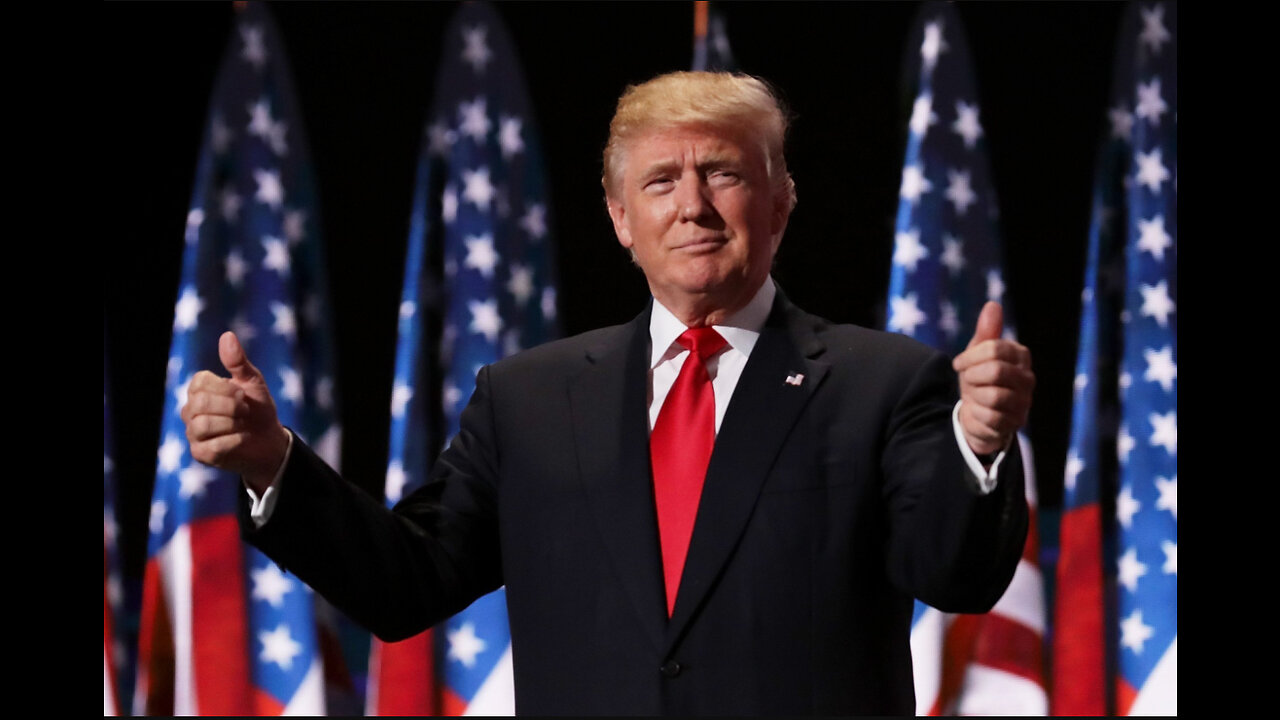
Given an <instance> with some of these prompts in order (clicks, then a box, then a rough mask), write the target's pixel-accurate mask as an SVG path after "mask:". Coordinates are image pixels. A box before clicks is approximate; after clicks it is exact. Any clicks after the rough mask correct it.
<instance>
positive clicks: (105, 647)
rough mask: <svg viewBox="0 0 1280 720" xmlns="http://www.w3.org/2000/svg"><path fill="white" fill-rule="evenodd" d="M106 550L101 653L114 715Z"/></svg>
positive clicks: (116, 702)
mask: <svg viewBox="0 0 1280 720" xmlns="http://www.w3.org/2000/svg"><path fill="white" fill-rule="evenodd" d="M109 579H110V578H108V576H107V548H106V545H105V544H104V545H103V547H102V653H103V658H104V660H105V662H106V666H107V687H106V689H105V692H107V693H108V694H109V695H110V697H111V707H113V708H115V713H114V714H116V715H119V714H120V712H121V708H120V698H119V697H118V696H117V694H116V664H115V659H114V658H113V657H112V652H111V646H112V645H114V644H115V633H114V632H113V630H112V623H111V598H110V597H109V596H108V595H107V581H108V580H109Z"/></svg>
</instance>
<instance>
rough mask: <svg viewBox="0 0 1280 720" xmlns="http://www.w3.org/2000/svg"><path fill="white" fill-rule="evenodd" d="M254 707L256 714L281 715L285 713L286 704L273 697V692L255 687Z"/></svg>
mask: <svg viewBox="0 0 1280 720" xmlns="http://www.w3.org/2000/svg"><path fill="white" fill-rule="evenodd" d="M253 708H254V709H253V714H254V715H281V714H283V713H284V705H282V704H280V701H279V700H277V699H275V698H274V697H272V696H271V693H268V692H266V691H265V690H261V689H259V688H254V689H253Z"/></svg>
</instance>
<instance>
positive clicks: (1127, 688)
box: [1116, 677, 1138, 715]
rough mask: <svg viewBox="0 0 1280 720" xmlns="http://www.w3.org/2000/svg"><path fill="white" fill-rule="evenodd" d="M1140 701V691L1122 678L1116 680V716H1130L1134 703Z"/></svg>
mask: <svg viewBox="0 0 1280 720" xmlns="http://www.w3.org/2000/svg"><path fill="white" fill-rule="evenodd" d="M1137 699H1138V691H1137V690H1136V689H1134V687H1133V686H1132V685H1130V684H1129V683H1128V682H1126V681H1125V679H1124V678H1122V677H1117V678H1116V714H1117V715H1128V714H1129V710H1130V708H1132V707H1133V703H1134V701H1135V700H1137Z"/></svg>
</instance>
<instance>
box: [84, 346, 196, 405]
mask: <svg viewBox="0 0 1280 720" xmlns="http://www.w3.org/2000/svg"><path fill="white" fill-rule="evenodd" d="M180 372H182V358H181V357H179V356H177V355H172V356H170V357H169V360H168V361H167V362H165V364H164V382H165V385H169V384H171V383H173V382H174V381H175V380H176V379H177V377H178V373H180ZM102 400H103V403H104V404H105V403H106V398H105V397H104V398H103V399H102Z"/></svg>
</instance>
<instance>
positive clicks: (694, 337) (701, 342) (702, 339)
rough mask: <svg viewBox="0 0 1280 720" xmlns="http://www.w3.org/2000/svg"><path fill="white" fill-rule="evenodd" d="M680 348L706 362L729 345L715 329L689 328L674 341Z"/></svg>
mask: <svg viewBox="0 0 1280 720" xmlns="http://www.w3.org/2000/svg"><path fill="white" fill-rule="evenodd" d="M676 342H678V343H680V345H681V347H684V348H686V349H687V350H688V351H689V352H691V353H693V354H694V355H697V356H698V359H699V360H702V361H703V362H706V360H707V358H709V357H712V356H713V355H715V354H716V353H718V352H720V351H721V350H723V349H724V346H725V345H727V344H728V343H729V341H728V340H725V339H724V336H722V335H721V334H720V333H718V332H716V331H715V328H712V327H710V326H705V327H696V328H689V329H688V330H685V331H684V332H683V333H681V334H680V337H679V338H678V339H677V340H676Z"/></svg>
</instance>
